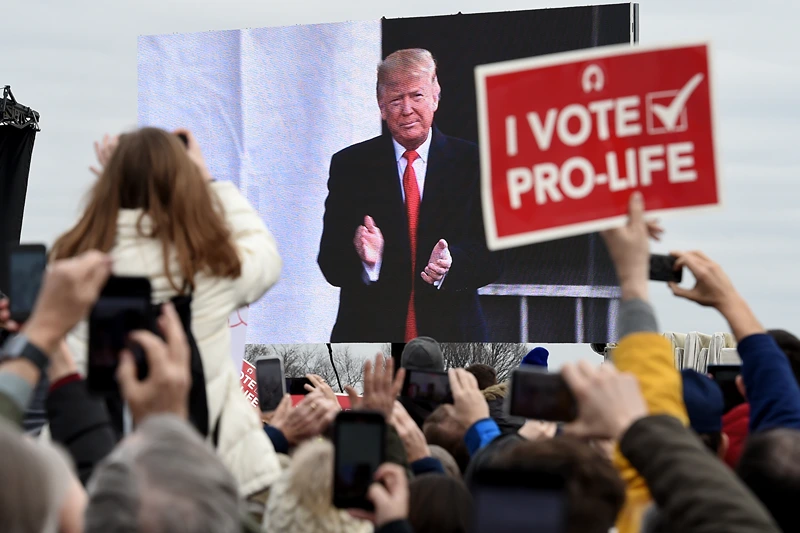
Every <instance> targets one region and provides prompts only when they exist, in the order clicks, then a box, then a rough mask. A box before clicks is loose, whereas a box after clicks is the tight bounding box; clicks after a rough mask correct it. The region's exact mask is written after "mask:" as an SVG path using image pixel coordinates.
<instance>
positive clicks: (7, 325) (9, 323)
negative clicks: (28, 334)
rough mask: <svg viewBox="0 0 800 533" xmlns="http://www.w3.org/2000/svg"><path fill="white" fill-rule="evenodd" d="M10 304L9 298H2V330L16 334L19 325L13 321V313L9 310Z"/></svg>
mask: <svg viewBox="0 0 800 533" xmlns="http://www.w3.org/2000/svg"><path fill="white" fill-rule="evenodd" d="M9 306H10V302H9V301H8V298H6V297H5V296H3V297H2V298H0V329H4V330H6V331H9V332H10V333H16V332H18V331H19V327H20V326H19V324H18V323H17V322H15V321H13V320H11V311H10V310H9Z"/></svg>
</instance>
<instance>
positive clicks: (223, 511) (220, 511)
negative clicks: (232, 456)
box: [86, 415, 241, 533]
mask: <svg viewBox="0 0 800 533" xmlns="http://www.w3.org/2000/svg"><path fill="white" fill-rule="evenodd" d="M108 531H115V532H125V531H130V532H137V533H172V532H181V533H234V532H237V533H238V532H239V531H241V520H240V506H239V499H238V491H237V487H236V482H235V480H234V479H233V476H231V474H230V473H229V472H228V471H227V470H226V468H225V466H223V464H222V463H221V462H220V460H219V459H218V458H217V456H216V455H215V454H214V452H213V450H211V448H209V447H208V446H207V445H206V443H205V442H203V440H202V439H201V438H200V435H198V434H197V432H195V431H194V429H192V428H191V427H190V426H189V425H188V424H187V423H186V422H184V421H182V420H180V419H178V418H176V417H173V416H167V415H163V416H153V417H150V418H148V419H147V420H145V421H144V423H142V424H141V426H139V428H138V429H137V430H136V433H134V434H133V435H132V436H130V437H128V438H127V439H126V440H125V441H123V442H122V443H121V444H120V446H118V447H117V448H116V449H115V450H114V451H113V452H112V453H111V455H109V456H108V457H107V458H106V459H105V460H104V461H103V462H102V463H101V464H100V466H98V468H97V470H96V471H95V474H94V476H93V477H92V479H91V481H90V483H89V507H88V510H87V513H86V533H104V532H108Z"/></svg>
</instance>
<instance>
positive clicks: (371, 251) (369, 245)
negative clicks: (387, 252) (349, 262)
mask: <svg viewBox="0 0 800 533" xmlns="http://www.w3.org/2000/svg"><path fill="white" fill-rule="evenodd" d="M353 244H354V245H355V247H356V252H357V253H358V257H360V258H361V261H362V262H363V263H365V264H367V265H369V266H370V267H374V266H375V265H376V264H378V262H379V261H381V260H382V259H383V233H381V230H380V228H378V226H376V225H375V221H374V220H373V219H372V217H371V216H369V215H367V216H365V217H364V224H363V225H361V226H359V227H358V228H357V229H356V236H355V237H354V238H353Z"/></svg>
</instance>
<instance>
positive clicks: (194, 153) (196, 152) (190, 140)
mask: <svg viewBox="0 0 800 533" xmlns="http://www.w3.org/2000/svg"><path fill="white" fill-rule="evenodd" d="M173 133H174V134H175V135H178V134H182V135H185V136H186V140H187V145H186V153H187V154H188V155H189V159H191V160H192V161H194V164H195V165H197V168H199V169H200V174H202V176H203V179H204V180H206V181H212V180H213V178H212V176H211V173H210V172H209V171H208V167H207V166H206V160H205V159H204V158H203V152H202V151H201V150H200V144H199V143H198V142H197V139H196V138H195V137H194V135H192V132H191V131H189V130H187V129H185V128H179V129H177V130H175V131H174V132H173Z"/></svg>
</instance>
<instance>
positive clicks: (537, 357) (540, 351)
mask: <svg viewBox="0 0 800 533" xmlns="http://www.w3.org/2000/svg"><path fill="white" fill-rule="evenodd" d="M549 355H550V352H548V351H547V349H546V348H542V347H541V346H537V347H536V348H534V349H533V350H531V351H530V352H528V355H526V356H525V357H523V358H522V363H520V366H523V365H531V366H542V367H544V368H547V357H548V356H549Z"/></svg>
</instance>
